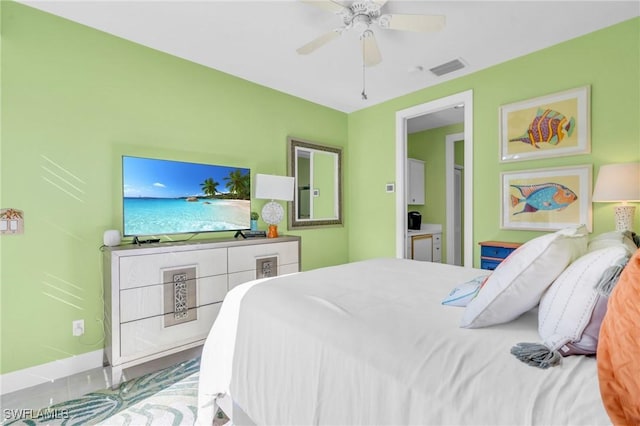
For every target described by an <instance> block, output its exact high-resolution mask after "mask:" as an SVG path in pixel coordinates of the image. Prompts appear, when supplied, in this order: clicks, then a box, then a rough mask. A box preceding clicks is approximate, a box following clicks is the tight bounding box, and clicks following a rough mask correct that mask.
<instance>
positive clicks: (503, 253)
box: [480, 246, 515, 259]
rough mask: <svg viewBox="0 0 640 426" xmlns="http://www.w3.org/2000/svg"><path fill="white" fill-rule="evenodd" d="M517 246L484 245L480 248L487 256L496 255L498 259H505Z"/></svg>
mask: <svg viewBox="0 0 640 426" xmlns="http://www.w3.org/2000/svg"><path fill="white" fill-rule="evenodd" d="M514 250H515V248H510V247H494V246H482V248H481V250H480V255H481V256H485V257H495V258H498V259H504V258H506V257H507V256H509V254H511V252H513V251H514Z"/></svg>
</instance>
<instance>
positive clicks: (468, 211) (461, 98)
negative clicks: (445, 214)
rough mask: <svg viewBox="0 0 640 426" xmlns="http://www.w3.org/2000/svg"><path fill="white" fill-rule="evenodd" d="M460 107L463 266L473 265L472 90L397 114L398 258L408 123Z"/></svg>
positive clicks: (402, 248)
mask: <svg viewBox="0 0 640 426" xmlns="http://www.w3.org/2000/svg"><path fill="white" fill-rule="evenodd" d="M460 104H464V132H463V135H464V164H465V173H464V263H463V264H464V266H467V267H471V266H473V90H467V91H465V92H461V93H456V94H454V95H450V96H447V97H445V98H441V99H436V100H434V101H431V102H427V103H424V104H420V105H416V106H413V107H410V108H407V109H403V110H400V111H397V112H396V257H398V258H403V257H404V255H405V253H404V251H405V240H406V236H407V193H406V188H407V185H406V182H407V120H409V119H411V118H415V117H418V116H421V115H425V114H429V113H433V112H437V111H441V110H444V109H449V108H452V107H454V106H456V105H460ZM445 179H446V176H445ZM451 183H452V185H453V168H452V169H451ZM448 222H449V221H447V223H448ZM448 235H449V231H448V230H447V238H448ZM447 245H448V244H447ZM448 258H449V256H448V255H447V259H448Z"/></svg>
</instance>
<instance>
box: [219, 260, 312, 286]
mask: <svg viewBox="0 0 640 426" xmlns="http://www.w3.org/2000/svg"><path fill="white" fill-rule="evenodd" d="M299 270H300V268H299V267H298V263H297V262H296V263H289V264H287V265H278V275H285V274H292V273H294V272H299ZM255 279H256V270H255V269H254V270H252V271H241V272H234V273H232V274H229V290H231V289H232V288H234V287H236V286H239V285H240V284H244V283H246V282H249V281H251V280H255Z"/></svg>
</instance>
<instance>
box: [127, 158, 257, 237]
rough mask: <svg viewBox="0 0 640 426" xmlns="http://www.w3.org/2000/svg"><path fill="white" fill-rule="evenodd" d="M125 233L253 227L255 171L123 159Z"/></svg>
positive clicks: (175, 162) (229, 229) (159, 233)
mask: <svg viewBox="0 0 640 426" xmlns="http://www.w3.org/2000/svg"><path fill="white" fill-rule="evenodd" d="M122 182H123V222H124V223H123V224H124V232H123V233H124V235H129V236H133V235H162V234H179V233H197V232H212V231H231V230H238V229H248V228H249V222H250V213H251V201H250V199H251V178H250V171H249V169H244V168H238V167H227V166H218V165H211V164H198V163H187V162H180V161H170V160H159V159H150V158H139V157H123V158H122Z"/></svg>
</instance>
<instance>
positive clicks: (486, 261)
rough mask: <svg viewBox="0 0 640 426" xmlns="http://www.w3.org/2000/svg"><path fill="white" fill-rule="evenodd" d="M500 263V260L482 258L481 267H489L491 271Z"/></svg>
mask: <svg viewBox="0 0 640 426" xmlns="http://www.w3.org/2000/svg"><path fill="white" fill-rule="evenodd" d="M499 264H500V261H499V260H490V259H482V260H481V261H480V268H481V269H488V270H489V271H493V270H494V269H496V268H497V267H498V265H499Z"/></svg>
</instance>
